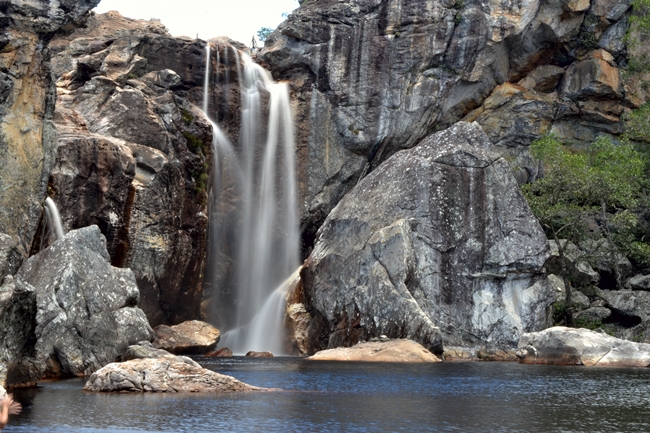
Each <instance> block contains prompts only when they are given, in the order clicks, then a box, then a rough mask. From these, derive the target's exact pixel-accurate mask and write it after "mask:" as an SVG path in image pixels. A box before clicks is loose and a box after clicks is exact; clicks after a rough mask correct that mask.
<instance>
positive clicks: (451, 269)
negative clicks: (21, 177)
mask: <svg viewBox="0 0 650 433" xmlns="http://www.w3.org/2000/svg"><path fill="white" fill-rule="evenodd" d="M515 185H516V182H515V181H514V179H513V178H512V175H511V172H510V168H509V166H508V164H507V163H506V162H505V161H504V160H503V159H502V158H500V157H499V156H498V155H497V154H496V153H494V151H493V147H492V146H491V144H490V142H489V140H488V138H487V137H486V135H485V133H484V132H483V131H482V130H481V128H480V127H479V126H478V125H476V124H469V123H462V122H461V123H458V124H456V125H454V126H453V127H451V128H449V129H447V130H445V131H442V132H439V133H437V134H434V135H432V136H430V137H428V138H427V139H425V140H424V141H423V142H422V143H420V144H419V145H418V146H416V147H415V148H414V149H412V150H408V151H403V152H400V153H398V154H396V155H395V156H394V157H392V158H390V159H389V160H388V161H386V162H385V163H384V164H382V165H381V166H380V167H379V168H378V169H377V170H375V171H374V172H373V173H371V174H370V175H369V176H368V177H366V178H365V179H364V180H362V181H361V182H360V183H359V185H357V186H356V187H355V188H354V189H353V190H352V191H351V192H350V193H349V194H348V195H346V197H345V198H344V199H343V200H342V201H341V202H340V203H339V205H338V206H337V207H336V208H335V210H334V211H332V213H331V214H330V215H329V216H328V219H327V220H326V222H325V224H324V225H323V227H322V228H321V230H320V231H319V236H318V240H317V242H316V246H315V248H314V250H313V251H312V254H311V255H310V257H309V258H308V260H307V261H306V263H305V266H304V267H303V270H302V272H301V278H302V287H303V291H304V296H305V299H306V300H307V302H306V306H307V311H309V313H310V314H311V315H312V316H313V321H312V326H311V328H310V345H311V347H310V350H311V351H312V352H314V351H317V350H321V349H324V348H333V347H338V346H352V345H354V344H356V343H357V342H359V341H364V340H367V339H370V338H372V337H375V336H379V335H382V334H384V335H387V336H388V337H391V338H408V339H411V340H414V341H416V342H418V343H420V344H422V345H423V346H425V347H426V348H428V349H429V350H431V351H434V352H441V351H442V344H443V342H444V343H445V345H455V346H475V345H476V344H481V343H483V342H488V341H489V342H490V343H491V344H493V345H494V346H495V347H514V346H515V345H516V344H517V341H518V340H519V336H520V335H521V333H523V332H529V331H532V330H540V329H544V328H545V327H546V326H547V324H546V312H545V311H546V308H547V307H548V306H549V305H550V304H551V303H552V302H553V301H554V300H555V294H554V292H553V289H552V287H551V285H550V283H549V282H548V280H547V278H546V277H545V275H544V274H542V273H541V269H542V266H543V264H544V262H545V261H546V259H547V257H548V254H549V251H548V244H547V240H546V237H545V235H544V233H543V231H542V229H541V227H540V226H539V224H538V223H537V221H536V220H535V219H534V218H533V217H532V214H531V213H530V210H529V208H528V206H527V204H526V202H525V200H524V198H523V196H522V195H521V194H520V192H519V190H518V188H517V187H516V186H515Z"/></svg>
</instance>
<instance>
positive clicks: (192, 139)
mask: <svg viewBox="0 0 650 433" xmlns="http://www.w3.org/2000/svg"><path fill="white" fill-rule="evenodd" d="M183 137H185V140H186V141H187V146H188V147H189V148H190V150H191V151H192V152H194V153H198V152H199V151H202V152H203V154H204V155H205V154H207V150H208V147H207V145H206V144H205V143H204V142H203V140H201V139H200V138H198V137H197V136H196V135H194V134H192V133H191V132H188V131H183Z"/></svg>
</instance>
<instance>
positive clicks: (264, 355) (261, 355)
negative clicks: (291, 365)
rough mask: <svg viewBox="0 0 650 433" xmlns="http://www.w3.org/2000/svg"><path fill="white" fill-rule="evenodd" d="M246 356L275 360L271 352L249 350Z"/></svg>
mask: <svg viewBox="0 0 650 433" xmlns="http://www.w3.org/2000/svg"><path fill="white" fill-rule="evenodd" d="M246 356H248V357H249V358H273V354H272V353H271V352H255V351H254V350H249V351H248V352H247V353H246Z"/></svg>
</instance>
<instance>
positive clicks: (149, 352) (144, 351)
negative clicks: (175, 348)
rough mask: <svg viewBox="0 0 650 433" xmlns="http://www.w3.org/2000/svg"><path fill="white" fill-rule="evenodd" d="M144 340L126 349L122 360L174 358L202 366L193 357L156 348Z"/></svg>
mask: <svg viewBox="0 0 650 433" xmlns="http://www.w3.org/2000/svg"><path fill="white" fill-rule="evenodd" d="M143 343H144V342H140V343H138V344H134V345H132V346H129V347H128V348H127V349H126V352H124V354H123V355H122V356H121V357H120V361H121V362H124V361H131V360H133V359H163V358H167V359H174V360H177V361H183V362H185V363H187V364H190V365H194V366H195V367H200V365H199V364H198V363H197V362H196V361H194V360H193V359H192V358H188V357H187V356H178V355H174V354H173V353H169V352H168V351H166V350H163V349H156V348H155V347H153V346H152V345H151V343H149V342H146V343H149V344H148V345H146V344H143Z"/></svg>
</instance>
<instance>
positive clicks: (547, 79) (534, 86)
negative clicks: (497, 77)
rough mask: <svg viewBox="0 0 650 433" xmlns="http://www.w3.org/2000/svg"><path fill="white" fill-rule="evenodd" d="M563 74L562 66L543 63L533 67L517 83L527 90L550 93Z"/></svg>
mask: <svg viewBox="0 0 650 433" xmlns="http://www.w3.org/2000/svg"><path fill="white" fill-rule="evenodd" d="M563 75H564V68H561V67H559V66H554V65H543V66H539V67H537V68H535V70H534V71H533V72H531V73H530V74H528V75H527V76H526V78H524V79H522V80H521V81H519V83H518V84H519V85H520V86H522V87H525V88H526V89H528V90H536V91H538V92H544V93H550V92H552V91H554V90H555V88H556V87H557V84H558V83H559V82H560V79H561V78H562V76H563Z"/></svg>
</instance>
